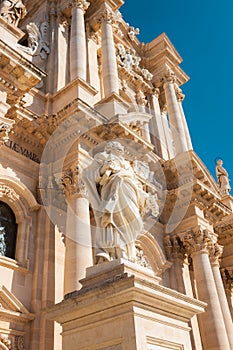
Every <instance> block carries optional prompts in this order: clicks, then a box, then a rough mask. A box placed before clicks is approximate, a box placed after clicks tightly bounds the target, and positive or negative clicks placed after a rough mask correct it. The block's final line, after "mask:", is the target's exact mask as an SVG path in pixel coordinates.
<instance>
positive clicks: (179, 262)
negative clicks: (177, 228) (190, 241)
mask: <svg viewBox="0 0 233 350" xmlns="http://www.w3.org/2000/svg"><path fill="white" fill-rule="evenodd" d="M164 244H165V250H166V253H167V257H168V259H169V261H171V262H172V267H171V269H170V272H171V273H170V281H171V288H172V289H175V290H177V291H178V292H180V293H183V294H185V295H188V296H190V297H191V298H193V291H192V285H191V278H190V273H189V262H188V257H187V254H186V251H185V248H184V246H183V243H182V241H181V240H180V238H179V237H178V236H173V237H171V238H170V236H169V235H168V236H166V237H165V240H164ZM190 324H191V328H192V332H191V341H192V345H193V349H197V350H199V349H200V350H201V349H202V345H201V337H200V332H199V327H198V322H197V317H196V316H194V317H193V318H192V319H191V321H190Z"/></svg>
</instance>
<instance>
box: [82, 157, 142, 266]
mask: <svg viewBox="0 0 233 350" xmlns="http://www.w3.org/2000/svg"><path fill="white" fill-rule="evenodd" d="M108 165H110V168H111V169H112V168H114V169H112V170H108ZM104 166H105V167H106V169H107V170H106V171H104V172H103V167H104ZM83 181H84V183H85V184H86V187H87V189H88V193H89V198H90V203H91V205H92V209H93V211H94V216H95V221H96V226H97V227H96V232H95V243H96V248H97V254H96V255H97V256H103V257H105V258H107V259H108V258H109V255H110V256H111V254H112V253H113V254H114V253H115V254H116V255H117V256H115V257H118V258H119V257H127V258H129V259H134V258H135V248H134V241H135V239H136V237H137V235H138V234H139V233H140V232H141V230H142V226H143V223H142V218H141V215H140V208H142V207H143V206H144V203H145V200H146V193H145V192H144V191H143V190H142V189H140V187H139V183H138V182H137V180H136V178H135V175H134V172H133V169H132V168H131V166H130V164H129V162H128V161H126V160H125V159H124V158H123V157H119V156H115V155H113V154H109V153H106V152H103V153H98V154H97V155H96V156H95V158H94V161H93V163H92V164H91V165H90V166H89V167H88V168H87V169H86V170H85V171H84V173H83ZM122 252H123V255H121V254H122ZM124 254H125V256H124Z"/></svg>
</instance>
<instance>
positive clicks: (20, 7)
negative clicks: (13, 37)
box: [0, 0, 27, 27]
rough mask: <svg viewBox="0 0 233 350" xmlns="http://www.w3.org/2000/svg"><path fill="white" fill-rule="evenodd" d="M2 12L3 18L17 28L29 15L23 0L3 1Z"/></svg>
mask: <svg viewBox="0 0 233 350" xmlns="http://www.w3.org/2000/svg"><path fill="white" fill-rule="evenodd" d="M0 11H1V12H0V14H1V17H3V18H4V19H5V20H6V21H7V22H8V23H10V24H13V25H14V26H16V27H18V25H19V21H20V20H21V19H23V18H24V17H25V16H26V14H27V10H26V7H25V6H24V4H23V2H22V0H3V1H1V10H0Z"/></svg>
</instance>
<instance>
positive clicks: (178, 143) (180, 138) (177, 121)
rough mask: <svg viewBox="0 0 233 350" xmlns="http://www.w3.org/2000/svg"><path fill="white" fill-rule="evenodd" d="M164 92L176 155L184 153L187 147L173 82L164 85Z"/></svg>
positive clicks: (168, 81)
mask: <svg viewBox="0 0 233 350" xmlns="http://www.w3.org/2000/svg"><path fill="white" fill-rule="evenodd" d="M164 91H165V96H166V102H167V109H168V116H169V121H170V127H171V131H172V136H173V140H174V146H175V150H176V154H179V153H182V152H186V151H187V150H188V147H187V142H186V137H185V131H184V126H183V122H182V118H181V114H180V109H179V105H178V101H177V98H176V93H175V88H174V83H173V81H170V80H167V81H166V82H165V83H164Z"/></svg>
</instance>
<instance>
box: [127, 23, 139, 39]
mask: <svg viewBox="0 0 233 350" xmlns="http://www.w3.org/2000/svg"><path fill="white" fill-rule="evenodd" d="M138 34H140V30H139V28H134V27H132V26H129V31H128V36H129V38H130V39H131V40H132V41H134V40H135V37H136V35H138Z"/></svg>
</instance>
